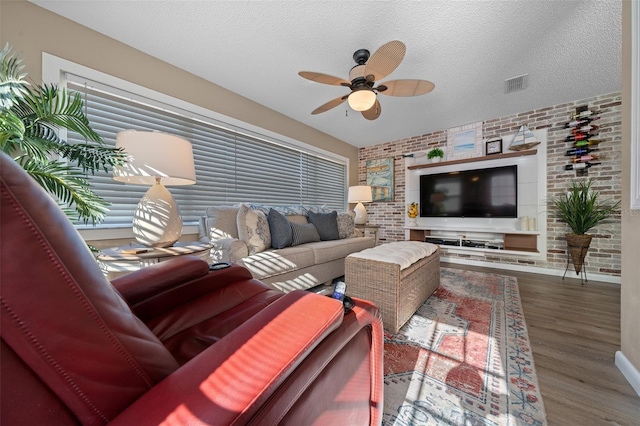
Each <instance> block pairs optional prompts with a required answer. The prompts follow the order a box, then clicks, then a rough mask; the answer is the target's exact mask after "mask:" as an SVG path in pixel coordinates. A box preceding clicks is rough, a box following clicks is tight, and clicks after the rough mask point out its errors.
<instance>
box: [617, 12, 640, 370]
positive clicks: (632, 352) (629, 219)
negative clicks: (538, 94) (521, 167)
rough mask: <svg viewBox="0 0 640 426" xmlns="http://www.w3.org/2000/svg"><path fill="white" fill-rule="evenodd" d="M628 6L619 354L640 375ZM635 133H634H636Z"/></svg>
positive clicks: (638, 214)
mask: <svg viewBox="0 0 640 426" xmlns="http://www.w3.org/2000/svg"><path fill="white" fill-rule="evenodd" d="M630 93H631V3H630V2H629V1H625V2H623V6H622V158H624V161H623V163H622V181H623V186H622V295H621V311H622V312H621V316H622V318H621V326H622V335H621V346H622V347H621V351H622V353H623V354H624V355H625V356H626V358H627V359H628V360H629V361H630V362H631V363H632V364H633V366H634V367H635V369H636V371H638V372H640V330H639V328H638V325H639V324H640V279H638V277H640V263H639V262H638V253H640V210H630V208H629V207H630V182H631V143H630V141H631V120H632V119H633V120H636V124H638V125H640V123H638V121H639V119H638V117H637V116H636V117H631V99H630V96H629V94H630ZM636 131H637V130H636Z"/></svg>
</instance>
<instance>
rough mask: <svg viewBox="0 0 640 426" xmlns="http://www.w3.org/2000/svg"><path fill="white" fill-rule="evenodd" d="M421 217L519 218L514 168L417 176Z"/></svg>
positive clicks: (516, 171)
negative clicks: (418, 178) (418, 179)
mask: <svg viewBox="0 0 640 426" xmlns="http://www.w3.org/2000/svg"><path fill="white" fill-rule="evenodd" d="M420 216H421V217H485V218H490V217H495V218H514V217H518V168H517V166H515V165H514V166H505V167H495V168H489V169H478V170H463V171H459V172H450V173H440V174H433V175H421V176H420Z"/></svg>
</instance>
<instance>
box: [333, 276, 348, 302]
mask: <svg viewBox="0 0 640 426" xmlns="http://www.w3.org/2000/svg"><path fill="white" fill-rule="evenodd" d="M346 291H347V285H346V284H345V283H344V281H338V282H337V283H336V286H335V288H334V289H333V295H332V296H331V297H333V298H334V299H337V300H339V301H342V299H344V294H345V293H346Z"/></svg>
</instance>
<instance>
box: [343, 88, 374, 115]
mask: <svg viewBox="0 0 640 426" xmlns="http://www.w3.org/2000/svg"><path fill="white" fill-rule="evenodd" d="M347 100H348V102H349V106H350V107H351V108H352V109H353V110H355V111H368V110H370V109H371V107H373V105H374V104H375V103H376V94H375V93H374V91H373V90H369V89H362V90H356V91H355V92H353V93H351V94H350V95H349V98H348V99H347Z"/></svg>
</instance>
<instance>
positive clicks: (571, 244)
mask: <svg viewBox="0 0 640 426" xmlns="http://www.w3.org/2000/svg"><path fill="white" fill-rule="evenodd" d="M565 238H566V239H567V248H568V249H569V254H570V255H571V261H572V262H573V269H575V271H576V275H578V274H579V273H580V271H582V266H583V265H584V258H585V257H586V256H587V250H588V249H589V245H590V244H591V238H592V237H591V235H587V234H581V235H578V234H566V235H565Z"/></svg>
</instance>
